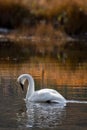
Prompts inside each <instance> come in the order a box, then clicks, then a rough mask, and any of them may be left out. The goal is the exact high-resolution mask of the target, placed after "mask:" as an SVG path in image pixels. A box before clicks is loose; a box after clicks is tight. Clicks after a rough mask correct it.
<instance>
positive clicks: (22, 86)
mask: <svg viewBox="0 0 87 130" xmlns="http://www.w3.org/2000/svg"><path fill="white" fill-rule="evenodd" d="M20 85H21V88H22V90H23V91H24V85H23V84H22V83H20Z"/></svg>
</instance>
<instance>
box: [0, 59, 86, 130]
mask: <svg viewBox="0 0 87 130" xmlns="http://www.w3.org/2000/svg"><path fill="white" fill-rule="evenodd" d="M43 61H44V62H43ZM82 68H85V67H82ZM82 68H81V67H80V69H81V70H79V71H81V72H82V71H83V72H84V69H83V70H82ZM76 71H78V70H76ZM85 71H86V70H85ZM22 73H30V74H31V75H32V76H33V77H34V79H35V84H36V89H40V88H45V87H48V88H54V89H56V90H58V91H59V92H60V93H61V94H62V95H63V96H64V97H65V98H66V99H68V100H78V101H87V86H86V82H85V80H84V79H83V80H84V81H82V83H83V85H82V83H81V84H80V85H79V83H80V81H79V80H78V78H80V77H78V76H79V75H77V73H75V72H73V70H70V68H68V69H67V67H65V68H64V67H61V65H60V64H58V63H57V61H56V60H53V59H50V58H47V59H46V58H45V59H43V58H36V57H33V58H31V59H30V58H29V60H27V61H26V62H22V63H16V62H7V61H6V62H5V61H1V63H0V103H1V106H0V128H9V129H12V128H16V129H22V128H23V129H32V128H33V129H35V130H36V128H42V129H49V128H53V129H60V130H67V129H70V130H73V129H75V130H78V129H79V130H86V129H87V104H84V103H81V104H80V103H68V104H67V105H66V106H61V105H58V104H45V103H42V104H41V103H37V104H33V103H29V104H26V103H25V101H24V100H23V99H24V97H25V95H26V89H27V82H26V84H25V91H24V92H22V90H21V88H20V85H19V84H18V83H17V81H16V79H17V77H18V76H19V75H20V74H22ZM73 73H74V75H73ZM75 75H76V76H77V80H76V81H73V82H72V79H68V78H69V77H71V76H72V77H74V76H75ZM59 77H60V78H59ZM61 78H63V79H61ZM84 78H85V77H84ZM76 83H77V85H76V86H75V85H74V84H76Z"/></svg>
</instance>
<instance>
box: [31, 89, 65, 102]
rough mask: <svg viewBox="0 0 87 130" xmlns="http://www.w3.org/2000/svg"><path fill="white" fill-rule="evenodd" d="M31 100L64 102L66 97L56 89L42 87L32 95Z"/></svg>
mask: <svg viewBox="0 0 87 130" xmlns="http://www.w3.org/2000/svg"><path fill="white" fill-rule="evenodd" d="M30 101H34V102H47V101H50V102H54V101H57V102H63V101H65V99H64V97H63V96H62V95H61V94H59V93H58V92H57V91H56V90H52V89H42V90H39V91H36V92H35V93H34V94H33V95H32V96H31V97H30Z"/></svg>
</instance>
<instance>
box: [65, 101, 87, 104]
mask: <svg viewBox="0 0 87 130" xmlns="http://www.w3.org/2000/svg"><path fill="white" fill-rule="evenodd" d="M66 103H82V104H87V101H77V100H67V101H66Z"/></svg>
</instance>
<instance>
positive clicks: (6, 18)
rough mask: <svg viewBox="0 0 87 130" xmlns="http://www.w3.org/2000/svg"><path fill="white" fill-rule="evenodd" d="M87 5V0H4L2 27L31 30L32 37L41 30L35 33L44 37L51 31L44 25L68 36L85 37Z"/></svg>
mask: <svg viewBox="0 0 87 130" xmlns="http://www.w3.org/2000/svg"><path fill="white" fill-rule="evenodd" d="M86 5H87V0H84V1H82V0H79V1H77V0H72V1H70V0H62V1H60V0H55V1H53V0H39V1H38V0H33V1H32V0H22V1H21V2H20V1H19V0H17V1H12V0H5V1H4V2H3V0H0V27H3V28H10V29H21V28H22V29H23V30H24V32H25V31H26V29H27V28H28V29H30V32H31V33H30V32H29V30H28V32H29V34H30V35H32V34H33V33H34V32H35V30H39V31H37V32H35V33H38V34H39V33H40V34H41V33H42V35H43V34H45V33H46V32H47V29H45V30H44V29H43V27H42V26H43V25H44V26H45V28H47V27H48V26H50V28H51V29H53V30H54V31H58V30H61V32H64V33H66V34H68V35H78V34H80V35H82V34H85V33H87V6H86ZM33 28H34V29H35V30H34V31H33ZM37 28H38V29H37ZM31 29H32V31H31ZM50 32H51V31H49V33H50Z"/></svg>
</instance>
